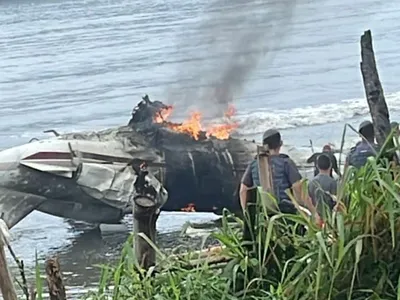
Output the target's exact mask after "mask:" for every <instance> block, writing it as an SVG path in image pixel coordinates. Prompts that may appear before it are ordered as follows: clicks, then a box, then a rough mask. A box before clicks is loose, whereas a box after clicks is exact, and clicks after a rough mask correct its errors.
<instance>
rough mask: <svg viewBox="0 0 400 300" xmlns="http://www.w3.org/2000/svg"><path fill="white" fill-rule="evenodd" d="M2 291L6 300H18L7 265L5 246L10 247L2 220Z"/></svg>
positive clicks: (0, 228)
mask: <svg viewBox="0 0 400 300" xmlns="http://www.w3.org/2000/svg"><path fill="white" fill-rule="evenodd" d="M0 222H1V224H0V290H1V294H2V295H3V298H4V300H17V293H16V291H15V287H14V284H13V280H12V276H11V272H10V270H9V268H8V265H7V260H6V253H5V251H4V246H7V245H8V237H6V235H7V234H8V231H7V230H8V228H7V225H6V224H5V223H4V221H3V220H1V219H0Z"/></svg>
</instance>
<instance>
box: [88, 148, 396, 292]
mask: <svg viewBox="0 0 400 300" xmlns="http://www.w3.org/2000/svg"><path fill="white" fill-rule="evenodd" d="M380 157H382V155H381V154H380V155H379V156H378V157H377V158H376V159H375V158H370V159H369V160H368V163H367V165H366V166H365V167H363V168H361V169H360V170H356V169H353V168H349V169H348V170H347V171H346V172H345V175H344V178H343V180H342V184H341V186H340V189H339V192H338V195H337V199H336V200H337V203H338V205H337V207H339V208H340V209H335V210H334V211H333V212H328V213H327V214H326V215H327V217H326V219H325V220H324V226H323V228H320V227H318V226H316V225H315V224H314V223H313V222H312V220H311V219H310V218H309V217H308V216H307V215H306V214H305V213H303V212H301V213H299V214H297V215H285V214H281V213H279V214H275V215H274V216H269V215H268V209H267V207H268V206H267V203H266V202H265V201H264V200H263V199H265V198H266V196H268V199H270V195H262V194H261V193H260V192H258V195H259V196H261V197H258V199H257V203H256V206H255V207H253V208H252V209H255V219H254V220H253V222H254V226H253V227H252V230H250V231H248V232H247V233H246V234H245V238H244V237H243V232H242V230H237V229H235V227H232V226H230V225H229V224H228V221H227V219H228V217H230V218H232V216H230V215H229V214H228V212H226V211H225V212H224V216H223V222H222V223H223V224H222V228H221V230H220V232H218V233H214V234H213V236H214V238H216V239H217V240H218V241H219V242H220V243H221V244H222V245H223V246H224V254H225V255H228V256H229V257H230V258H231V260H230V262H229V263H227V264H225V265H224V266H222V267H221V266H218V268H215V267H214V266H213V265H211V264H210V263H208V262H207V261H205V260H203V262H201V263H198V264H197V265H196V266H195V268H193V267H192V268H190V267H189V262H190V260H192V259H193V254H192V255H188V256H186V257H180V258H177V257H171V256H167V255H165V254H163V253H161V252H160V251H159V250H157V253H158V256H159V264H158V265H157V266H156V267H155V268H153V269H150V270H148V271H147V272H145V271H141V270H140V268H138V264H137V261H136V259H135V257H134V253H133V250H132V247H131V245H132V237H131V239H130V240H129V241H128V242H127V244H126V246H125V248H124V250H123V253H122V256H121V260H120V262H119V264H118V265H117V266H116V267H110V266H103V267H102V276H101V281H100V286H99V289H98V291H97V293H91V294H89V295H87V298H90V299H157V300H170V299H171V300H172V299H182V300H183V299H210V300H212V299H227V300H228V299H229V300H234V299H254V300H261V299H265V300H267V299H271V300H272V299H277V300H278V299H279V300H283V299H285V300H303V299H304V300H309V299H315V300H318V299H321V300H325V299H335V300H341V299H400V285H399V277H400V257H399V255H400V243H399V237H400V228H399V227H400V193H399V189H400V185H399V178H400V168H399V167H398V166H393V165H391V163H389V161H388V160H387V159H379V158H380ZM378 161H379V163H378ZM293 200H294V199H293ZM294 202H295V201H294ZM295 204H296V205H298V204H297V203H296V202H295ZM325 209H327V208H325ZM235 222H237V223H238V224H239V225H240V226H241V227H244V225H245V224H248V223H249V222H251V220H250V216H249V215H248V214H247V215H246V216H245V218H244V220H240V219H238V218H236V219H235ZM305 229H306V230H305ZM112 286H113V288H111V287H112Z"/></svg>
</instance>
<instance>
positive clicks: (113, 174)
mask: <svg viewBox="0 0 400 300" xmlns="http://www.w3.org/2000/svg"><path fill="white" fill-rule="evenodd" d="M79 169H80V171H79V174H78V176H77V180H76V183H77V184H78V185H79V186H80V188H81V189H82V190H83V191H84V192H85V193H87V194H88V195H89V196H91V197H93V198H95V199H98V200H100V201H102V202H104V203H106V204H108V205H110V206H113V207H116V208H120V209H124V208H125V207H126V206H128V205H129V203H130V202H129V201H130V199H131V197H132V196H133V194H134V186H133V184H134V182H135V180H136V178H137V175H136V173H135V172H134V170H133V169H132V168H131V167H128V166H126V167H122V168H120V169H116V168H115V165H112V164H95V163H81V165H80V168H79Z"/></svg>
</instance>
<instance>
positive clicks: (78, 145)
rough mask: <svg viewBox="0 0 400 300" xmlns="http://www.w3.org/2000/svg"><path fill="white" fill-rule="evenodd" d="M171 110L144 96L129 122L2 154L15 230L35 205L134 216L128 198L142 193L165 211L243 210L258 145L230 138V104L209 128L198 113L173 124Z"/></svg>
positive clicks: (91, 216)
mask: <svg viewBox="0 0 400 300" xmlns="http://www.w3.org/2000/svg"><path fill="white" fill-rule="evenodd" d="M171 112H172V107H171V106H167V105H164V104H163V103H162V102H160V101H150V99H149V98H148V96H145V97H144V98H143V100H142V101H141V102H140V103H139V104H138V105H137V106H136V107H135V108H134V110H133V112H132V118H131V119H130V121H129V124H128V125H127V126H122V127H119V128H114V129H107V130H103V131H99V132H91V133H68V134H61V135H59V134H57V133H56V132H55V134H56V136H55V137H52V138H49V139H45V140H36V139H35V140H34V141H31V142H30V143H28V144H25V145H21V146H18V147H14V148H10V149H7V150H4V151H1V152H0V172H1V174H2V176H1V177H0V214H1V216H2V218H3V219H4V221H5V222H6V223H7V225H8V226H9V227H10V228H11V227H13V226H14V225H15V224H17V223H18V222H19V221H21V220H22V219H23V218H24V217H25V216H27V215H28V214H29V213H31V212H32V211H33V210H38V211H41V212H45V213H48V214H51V215H54V216H59V217H63V218H67V219H74V220H80V221H85V222H88V223H93V224H100V223H108V224H117V223H119V222H120V221H121V219H122V218H123V217H124V215H125V214H130V213H132V204H131V199H132V198H135V197H137V196H138V195H141V194H143V193H147V194H148V193H150V194H152V195H153V196H154V198H155V201H158V202H157V203H159V205H160V206H162V208H161V210H164V211H182V210H184V211H197V212H214V213H220V212H221V211H222V209H223V208H227V209H229V210H231V211H235V210H236V209H238V208H239V201H238V186H239V181H240V178H241V176H242V174H243V172H244V170H245V167H246V165H247V163H248V162H249V161H250V160H251V159H252V158H253V157H254V155H255V154H256V145H255V144H254V142H250V141H245V140H239V139H234V138H231V137H230V132H231V131H232V130H234V129H236V128H237V127H238V124H237V123H235V122H233V121H232V120H231V119H230V116H231V115H232V114H233V113H234V110H233V108H230V109H229V111H228V112H227V113H226V116H225V117H226V122H225V123H224V124H219V125H214V126H210V127H209V128H207V129H206V130H203V128H202V125H201V114H199V113H193V114H192V115H191V117H190V118H189V119H188V120H186V121H184V122H183V123H181V124H176V123H172V122H169V121H168V116H169V115H170V114H171ZM143 163H144V164H145V165H146V166H147V167H146V169H145V170H147V171H146V173H145V171H143ZM146 174H147V175H146ZM144 186H145V187H146V189H147V190H146V189H145V190H143V187H144ZM149 190H150V192H149ZM167 198H168V201H167Z"/></svg>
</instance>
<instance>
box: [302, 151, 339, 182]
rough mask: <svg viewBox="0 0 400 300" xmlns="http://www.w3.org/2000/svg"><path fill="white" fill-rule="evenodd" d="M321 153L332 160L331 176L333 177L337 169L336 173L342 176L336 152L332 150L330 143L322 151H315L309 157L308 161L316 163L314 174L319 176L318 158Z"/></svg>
mask: <svg viewBox="0 0 400 300" xmlns="http://www.w3.org/2000/svg"><path fill="white" fill-rule="evenodd" d="M321 154H326V155H327V156H328V157H329V158H330V160H331V165H332V168H331V171H330V176H331V177H333V170H334V171H335V173H336V174H337V175H338V176H339V177H340V176H341V175H340V171H339V167H338V163H337V159H336V156H335V154H334V153H333V151H332V148H331V146H330V145H325V146H324V147H323V148H322V152H317V153H313V155H311V156H310V157H309V158H308V159H307V163H308V164H309V163H314V176H317V175H318V173H319V170H318V167H317V159H318V157H319V156H320V155H321Z"/></svg>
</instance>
